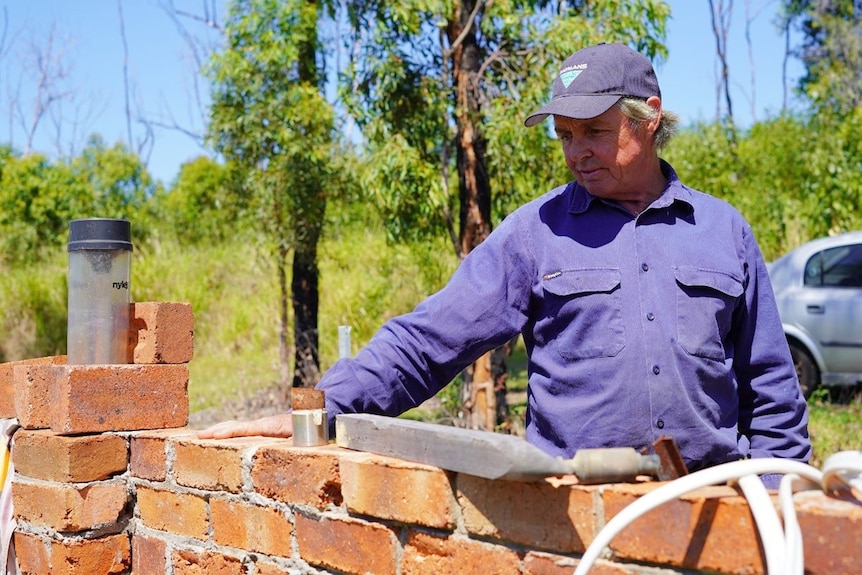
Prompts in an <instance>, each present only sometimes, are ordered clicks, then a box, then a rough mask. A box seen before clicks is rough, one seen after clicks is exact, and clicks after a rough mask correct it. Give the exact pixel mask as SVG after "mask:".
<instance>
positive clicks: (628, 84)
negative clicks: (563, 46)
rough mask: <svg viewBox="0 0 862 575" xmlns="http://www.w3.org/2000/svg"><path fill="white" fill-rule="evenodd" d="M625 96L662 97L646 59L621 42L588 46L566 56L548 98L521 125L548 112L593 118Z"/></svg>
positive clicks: (542, 116) (549, 114)
mask: <svg viewBox="0 0 862 575" xmlns="http://www.w3.org/2000/svg"><path fill="white" fill-rule="evenodd" d="M624 96H629V97H634V98H643V99H646V98H649V97H650V96H658V97H659V98H661V90H659V87H658V78H656V75H655V70H653V67H652V64H651V63H650V61H649V59H648V58H647V57H646V56H644V55H643V54H641V53H640V52H637V51H636V50H632V49H631V48H629V47H628V46H624V45H623V44H599V45H597V46H590V47H589V48H584V49H583V50H579V51H577V52H575V53H574V54H572V55H571V56H569V57H568V58H566V61H565V62H563V65H562V66H560V71H559V72H558V73H557V78H556V79H555V80H554V92H553V96H552V97H551V101H550V102H549V103H548V104H545V105H544V106H542V107H541V108H539V109H538V110H536V111H535V112H533V113H532V114H530V115H529V116H527V119H526V120H524V125H525V126H527V127H530V126H535V125H536V124H538V123H539V122H541V121H542V120H544V119H545V118H547V117H548V116H551V115H557V116H565V117H567V118H575V119H577V120H587V119H589V118H595V117H596V116H599V115H601V114H603V113H605V112H606V111H607V110H608V109H610V107H611V106H613V105H614V104H616V103H617V102H618V101H619V100H620V98H622V97H624Z"/></svg>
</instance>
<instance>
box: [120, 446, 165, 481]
mask: <svg viewBox="0 0 862 575" xmlns="http://www.w3.org/2000/svg"><path fill="white" fill-rule="evenodd" d="M130 443H131V454H130V456H129V473H131V474H132V475H133V476H134V477H140V478H141V479H149V480H150V481H164V480H165V478H166V477H167V461H166V456H167V455H166V453H165V447H166V446H167V443H168V441H167V438H154V437H132V438H131V442H130Z"/></svg>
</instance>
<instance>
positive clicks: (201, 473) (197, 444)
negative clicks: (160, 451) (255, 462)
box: [173, 437, 267, 493]
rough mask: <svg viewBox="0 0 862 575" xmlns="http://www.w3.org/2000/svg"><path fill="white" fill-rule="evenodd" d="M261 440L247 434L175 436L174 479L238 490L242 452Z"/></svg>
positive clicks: (239, 489) (184, 483) (232, 490)
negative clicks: (203, 437) (208, 437)
mask: <svg viewBox="0 0 862 575" xmlns="http://www.w3.org/2000/svg"><path fill="white" fill-rule="evenodd" d="M266 442H267V440H263V443H266ZM261 443H262V440H261V439H260V438H246V437H240V438H232V439H224V440H218V441H214V440H194V439H191V438H190V439H188V440H178V441H176V442H175V447H174V450H175V452H176V459H175V460H174V466H173V469H174V480H175V481H176V482H177V483H178V484H180V485H185V486H187V487H194V488H196V489H208V490H218V491H229V492H231V493H240V492H241V491H242V486H243V479H242V471H243V462H242V460H243V455H244V453H245V452H246V451H248V450H249V449H254V448H256V446H258V445H260V444H261Z"/></svg>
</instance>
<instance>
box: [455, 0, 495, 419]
mask: <svg viewBox="0 0 862 575" xmlns="http://www.w3.org/2000/svg"><path fill="white" fill-rule="evenodd" d="M475 8H477V6H476V0H463V2H462V3H461V4H460V5H456V7H455V9H456V12H455V14H456V16H455V18H453V19H452V20H450V21H449V26H448V29H447V35H448V40H449V45H450V46H451V47H452V48H453V50H452V54H451V56H452V74H453V76H454V81H453V85H454V86H455V90H456V92H455V106H456V112H455V113H456V121H457V127H458V129H457V141H456V149H457V154H456V159H457V165H458V184H459V196H460V205H461V208H460V216H461V221H460V229H459V243H460V248H461V254H460V255H461V257H464V256H465V255H466V254H468V253H469V252H471V251H472V250H473V248H475V247H476V246H478V245H479V244H480V243H482V241H484V239H485V238H486V237H488V234H490V233H491V183H490V180H489V177H488V164H487V160H486V159H485V139H484V136H483V134H482V129H481V128H482V124H481V114H480V107H481V104H480V99H479V97H480V93H481V92H480V68H481V64H482V61H481V50H480V47H479V45H478V43H477V42H476V33H475V21H474V18H479V16H477V15H476V14H474V9H475ZM495 363H496V365H497V366H498V367H499V365H500V363H499V361H497V362H495ZM491 365H492V361H491V352H489V353H487V354H485V355H483V356H482V357H481V358H479V359H478V360H477V361H476V362H475V363H474V364H473V365H472V366H471V368H469V369H467V371H466V372H465V373H464V375H463V377H462V385H463V388H462V401H463V403H464V412H465V413H464V419H465V421H466V423H467V425H468V426H469V427H471V428H474V429H485V430H493V429H494V428H495V427H496V425H497V413H498V411H499V409H500V407H501V406H499V405H498V404H499V403H500V402H499V401H498V395H497V394H495V392H494V387H495V379H496V378H495V376H494V374H493V373H492V370H491ZM502 367H503V371H504V373H505V361H503V364H502ZM503 381H505V378H503ZM502 408H503V410H504V411H508V410H507V409H505V394H503V406H502Z"/></svg>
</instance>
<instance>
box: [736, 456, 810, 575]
mask: <svg viewBox="0 0 862 575" xmlns="http://www.w3.org/2000/svg"><path fill="white" fill-rule="evenodd" d="M738 483H739V487H740V489H742V494H743V495H744V496H745V499H746V500H747V501H748V506H749V507H750V508H751V515H752V516H753V517H754V524H755V525H756V526H757V532H758V533H759V534H760V543H761V545H763V555H764V558H765V559H766V572H767V573H785V572H786V571H785V570H786V559H787V549H786V547H787V545H786V542H785V539H784V536H783V535H782V529H781V519H779V518H778V512H777V511H776V510H775V507H774V506H773V505H772V500H771V499H770V497H769V492H768V491H766V486H765V485H763V481H761V480H760V477H758V476H757V475H755V474H753V473H749V474H746V475H743V476H742V477H740V478H739V480H738ZM800 575H802V574H800Z"/></svg>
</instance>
